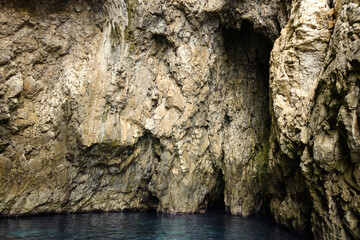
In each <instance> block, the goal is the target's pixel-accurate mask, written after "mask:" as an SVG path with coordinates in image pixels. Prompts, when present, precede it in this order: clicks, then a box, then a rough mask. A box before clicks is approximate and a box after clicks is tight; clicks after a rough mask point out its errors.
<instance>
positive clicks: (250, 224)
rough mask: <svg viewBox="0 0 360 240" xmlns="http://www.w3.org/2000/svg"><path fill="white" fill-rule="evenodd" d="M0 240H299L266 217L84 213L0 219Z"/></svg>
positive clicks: (219, 214) (216, 214)
mask: <svg viewBox="0 0 360 240" xmlns="http://www.w3.org/2000/svg"><path fill="white" fill-rule="evenodd" d="M0 239H4V240H6V239H37V240H38V239H39V240H41V239H174V240H175V239H231V240H233V239H244V240H270V239H281V240H290V239H291V240H300V239H307V238H306V237H304V236H303V237H300V236H296V235H294V234H293V233H290V232H288V231H285V230H284V229H282V228H279V227H278V226H277V225H276V224H275V223H274V222H273V221H271V220H270V219H269V218H266V217H261V216H255V217H250V218H241V217H238V216H232V215H229V214H225V213H206V214H192V215H167V214H156V213H147V212H132V213H87V214H68V215H47V216H34V217H18V218H0Z"/></svg>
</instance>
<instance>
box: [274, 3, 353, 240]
mask: <svg viewBox="0 0 360 240" xmlns="http://www.w3.org/2000/svg"><path fill="white" fill-rule="evenodd" d="M359 13H360V6H359V1H317V2H313V1H297V2H294V3H293V7H292V13H291V17H290V20H289V23H288V25H287V26H285V28H284V29H283V30H282V32H281V36H280V38H279V39H278V40H277V41H276V43H275V45H274V49H273V51H272V54H271V56H272V57H271V63H270V64H271V67H270V89H271V95H272V100H273V101H272V107H271V111H272V116H273V120H274V121H273V126H272V136H271V138H272V141H271V142H272V149H271V151H270V162H269V166H271V167H270V169H269V170H270V176H271V178H272V181H271V182H272V184H271V188H270V193H271V195H272V197H271V201H270V207H271V212H272V213H273V214H274V216H275V219H276V220H277V221H278V222H280V223H282V224H285V225H286V226H289V227H291V228H294V229H297V230H302V229H305V228H306V227H307V226H311V229H312V231H313V233H314V236H315V238H317V239H358V238H359V237H360V235H359V229H360V226H359V212H360V208H359V182H357V180H356V179H358V177H357V176H358V175H359V174H358V172H359V169H358V167H357V165H358V160H357V159H358V158H359V144H358V143H357V141H358V140H357V138H358V137H357V136H358V124H357V118H358V110H359V109H358V108H357V105H358V102H359V97H358V88H359V86H358V84H359V82H358V79H359V76H360V75H359V69H358V67H359V64H358V63H359V60H360V58H359V57H360V55H359V49H360V45H359V43H360V41H359V36H358V34H359V31H358V30H357V22H358V21H359V17H358V16H360V15H359ZM279 186H281V188H280V187H279Z"/></svg>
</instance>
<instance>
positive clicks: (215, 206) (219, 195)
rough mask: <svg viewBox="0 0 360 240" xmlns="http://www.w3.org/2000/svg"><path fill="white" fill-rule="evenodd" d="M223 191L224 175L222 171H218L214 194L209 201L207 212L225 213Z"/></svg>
mask: <svg viewBox="0 0 360 240" xmlns="http://www.w3.org/2000/svg"><path fill="white" fill-rule="evenodd" d="M224 190H225V180H224V174H223V172H222V170H221V169H219V171H218V181H217V186H216V188H215V194H214V196H213V197H212V199H210V201H209V205H208V209H207V211H208V212H216V213H225V202H224V197H225V196H224Z"/></svg>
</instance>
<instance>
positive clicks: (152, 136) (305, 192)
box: [0, 0, 360, 239]
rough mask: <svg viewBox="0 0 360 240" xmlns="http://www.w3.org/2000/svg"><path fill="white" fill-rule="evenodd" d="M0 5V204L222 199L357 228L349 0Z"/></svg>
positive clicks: (347, 233)
mask: <svg viewBox="0 0 360 240" xmlns="http://www.w3.org/2000/svg"><path fill="white" fill-rule="evenodd" d="M0 4H1V5H0V10H1V15H0V29H1V31H0V39H1V45H0V138H1V141H0V178H1V180H0V183H1V184H0V214H1V215H5V216H8V215H19V214H35V213H40V212H77V211H94V210H101V211H113V210H149V209H155V210H157V211H161V212H169V213H194V212H205V211H207V209H208V208H209V207H211V206H212V205H213V204H216V203H217V202H218V201H222V199H223V201H224V204H225V208H226V210H227V211H228V212H230V213H232V214H236V215H241V216H249V215H251V214H254V213H257V212H260V211H261V210H264V209H266V208H269V209H270V211H271V213H272V214H273V215H274V217H275V220H276V221H277V222H279V223H281V224H284V225H286V226H288V227H290V228H292V229H295V230H297V231H304V230H306V229H308V228H312V231H313V233H314V236H315V237H316V238H318V239H347V238H348V239H351V238H354V239H357V238H359V237H360V235H359V234H360V233H359V229H360V228H359V221H360V218H359V215H360V213H359V212H360V210H359V189H360V188H359V185H360V180H359V179H360V175H359V174H360V173H359V171H360V167H359V166H360V165H359V159H358V158H359V151H360V146H359V144H360V142H359V141H360V140H359V139H360V137H359V124H358V117H359V116H360V115H359V109H358V102H359V87H360V86H359V75H360V74H359V71H360V70H359V67H360V55H359V51H360V50H359V49H360V45H359V44H360V41H359V37H360V36H359V33H360V30H359V29H360V28H359V26H358V25H359V24H360V20H359V16H360V12H359V11H360V10H359V2H358V1H355V0H354V1H347V0H343V1H340V0H338V1H328V0H321V1H310V0H297V1H290V0H282V1H280V0H277V1H271V0H263V1H261V0H256V1H235V0H233V1H222V0H220V1H216V0H209V1H195V0H173V1H164V0H160V1H145V0H126V1H125V0H102V1H100V0H98V1H97V0H67V1H58V0H52V1H45V0H31V1H25V0H15V1H6V0H2V1H0ZM281 29H282V30H281ZM280 31H281V32H280ZM275 40H276V41H275ZM270 52H271V57H270ZM269 64H270V65H269Z"/></svg>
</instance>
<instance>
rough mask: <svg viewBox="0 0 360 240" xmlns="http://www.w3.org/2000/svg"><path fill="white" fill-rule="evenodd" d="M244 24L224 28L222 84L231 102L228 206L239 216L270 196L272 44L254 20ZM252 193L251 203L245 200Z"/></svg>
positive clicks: (228, 105)
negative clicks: (256, 26) (268, 194)
mask: <svg viewBox="0 0 360 240" xmlns="http://www.w3.org/2000/svg"><path fill="white" fill-rule="evenodd" d="M241 24H242V25H241V28H240V29H238V28H231V27H228V26H227V25H223V26H221V28H220V29H219V30H220V34H221V38H222V39H221V40H222V41H223V49H222V51H223V53H224V55H223V56H222V57H223V58H222V61H223V64H224V71H223V72H224V75H223V78H222V79H221V80H222V81H219V82H220V83H219V84H222V87H223V89H224V90H223V93H224V95H223V96H224V100H223V101H224V102H225V103H226V107H225V110H224V124H223V126H224V127H223V132H224V140H223V150H224V160H223V161H224V163H226V164H224V166H226V167H225V169H224V173H225V176H226V179H225V181H226V192H225V197H226V203H227V205H228V206H226V207H229V208H231V211H232V212H234V211H238V212H237V213H236V214H239V215H243V214H249V213H257V212H259V211H260V208H261V207H264V204H263V200H264V199H265V198H266V188H267V185H266V184H267V183H266V182H264V181H263V180H264V179H266V178H267V177H268V176H267V174H268V172H267V165H268V157H267V156H268V149H269V148H268V142H269V136H270V129H271V117H270V94H269V61H270V52H271V50H272V47H273V43H272V41H271V40H270V39H269V38H268V37H266V32H264V31H265V30H264V31H263V30H262V29H254V27H253V24H252V23H250V22H246V21H244V22H242V23H241ZM234 149H236V150H234ZM228 166H230V167H231V169H230V167H228ZM233 169H237V171H233ZM243 175H245V176H243ZM248 196H249V197H250V198H252V199H253V200H252V202H246V203H244V202H245V201H244V198H246V197H248ZM239 198H240V199H239ZM240 203H241V204H240ZM244 205H246V206H245V207H244ZM234 209H239V210H234ZM243 209H247V210H243ZM245 211H247V212H245Z"/></svg>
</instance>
